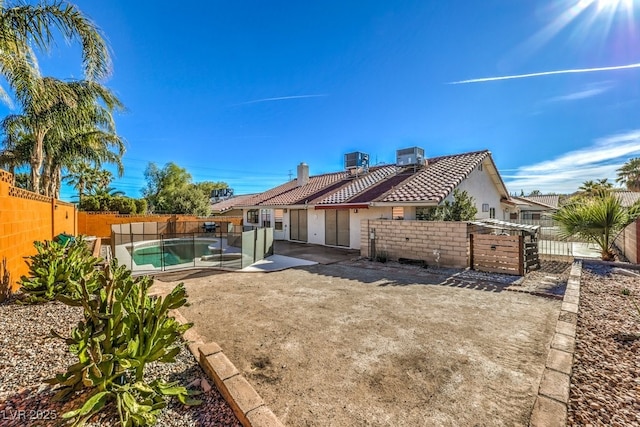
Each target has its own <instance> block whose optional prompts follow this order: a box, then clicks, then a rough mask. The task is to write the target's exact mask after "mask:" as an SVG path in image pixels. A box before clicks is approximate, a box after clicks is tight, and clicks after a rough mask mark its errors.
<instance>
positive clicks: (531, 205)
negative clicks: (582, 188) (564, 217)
mask: <svg viewBox="0 0 640 427" xmlns="http://www.w3.org/2000/svg"><path fill="white" fill-rule="evenodd" d="M511 199H512V200H513V201H514V202H515V203H516V204H517V205H518V212H512V213H511V215H510V217H509V219H511V220H518V221H520V222H525V223H526V222H532V221H540V220H541V219H546V218H548V217H549V216H550V215H552V214H553V213H554V212H556V211H557V210H558V203H559V201H560V196H559V195H558V194H548V195H540V196H526V197H512V198H511Z"/></svg>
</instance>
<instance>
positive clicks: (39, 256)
mask: <svg viewBox="0 0 640 427" xmlns="http://www.w3.org/2000/svg"><path fill="white" fill-rule="evenodd" d="M34 246H35V247H36V251H37V253H36V254H35V255H32V256H30V257H29V261H27V264H29V276H22V277H21V278H20V282H21V285H22V290H23V291H24V292H25V293H26V294H27V298H26V302H28V303H36V302H45V301H51V300H53V299H54V298H56V296H58V295H65V296H67V297H70V298H73V299H77V298H79V297H80V295H79V294H78V290H77V288H76V286H74V284H73V282H74V281H78V280H80V279H82V278H88V277H90V276H91V275H93V274H94V270H95V267H94V266H95V265H96V264H97V263H98V261H99V260H98V259H97V258H95V257H93V256H91V253H90V252H89V248H88V247H87V244H86V242H85V241H84V240H83V239H82V238H78V239H75V240H71V241H68V242H66V243H58V242H54V241H45V242H34Z"/></svg>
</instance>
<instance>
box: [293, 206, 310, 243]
mask: <svg viewBox="0 0 640 427" xmlns="http://www.w3.org/2000/svg"><path fill="white" fill-rule="evenodd" d="M289 212H290V214H289V227H290V231H289V232H290V234H289V239H290V240H297V241H299V242H306V241H307V211H306V210H305V209H292V210H290V211H289Z"/></svg>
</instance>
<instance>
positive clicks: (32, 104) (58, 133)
mask: <svg viewBox="0 0 640 427" xmlns="http://www.w3.org/2000/svg"><path fill="white" fill-rule="evenodd" d="M36 81H37V83H38V84H39V85H40V86H42V87H43V88H45V89H43V91H42V92H41V94H42V96H40V97H39V98H38V99H25V100H24V103H23V106H24V112H23V114H16V115H11V116H7V117H6V118H5V119H4V120H3V128H4V129H5V133H6V134H8V135H14V134H18V133H19V132H20V131H22V132H24V133H26V134H28V135H30V137H31V141H32V142H31V143H32V149H31V155H30V159H29V164H30V167H31V183H32V190H33V191H34V192H41V191H42V192H44V193H45V194H48V195H51V196H55V194H56V192H57V191H56V187H55V186H52V185H51V182H52V181H53V182H57V183H59V177H60V175H61V174H60V170H59V169H60V166H62V162H61V161H58V162H54V161H53V160H54V159H53V158H52V157H53V156H58V157H62V158H64V157H65V155H66V154H65V152H64V150H63V149H64V148H66V149H70V147H71V146H72V145H73V143H75V150H76V151H78V150H80V151H82V150H83V149H82V148H81V147H79V145H78V143H79V142H80V141H85V143H88V142H92V143H93V145H94V146H93V147H91V146H87V147H85V148H84V152H85V154H86V155H87V156H88V157H91V156H94V155H98V154H105V149H106V147H114V148H116V149H117V150H118V152H119V155H118V156H111V155H106V157H103V158H100V157H98V158H94V159H93V160H96V161H101V160H107V161H115V163H117V164H118V165H119V166H121V163H120V162H119V157H120V156H121V155H122V153H123V152H124V143H123V142H122V140H121V138H120V137H118V136H117V135H116V134H115V124H114V122H113V116H112V111H113V110H114V109H123V106H122V104H121V103H120V101H119V100H118V98H117V97H116V96H115V95H114V94H113V93H112V92H111V91H109V90H108V89H107V88H105V87H104V86H102V85H100V84H99V83H96V82H91V81H86V80H84V81H71V82H64V81H61V80H58V79H54V78H51V77H45V78H41V79H36ZM34 84H35V82H34ZM65 144H66V145H65ZM70 144H71V145H70ZM80 145H81V144H80ZM107 151H108V150H107ZM47 154H48V155H49V156H48V158H47V164H46V165H45V172H46V174H45V177H44V178H45V181H46V182H45V184H46V185H44V186H41V177H42V172H43V171H42V169H43V165H44V164H45V157H47ZM68 157H69V156H67V158H68ZM56 168H57V169H56Z"/></svg>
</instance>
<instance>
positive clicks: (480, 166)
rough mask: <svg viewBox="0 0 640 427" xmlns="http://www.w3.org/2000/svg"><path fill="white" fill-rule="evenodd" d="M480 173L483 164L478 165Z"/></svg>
mask: <svg viewBox="0 0 640 427" xmlns="http://www.w3.org/2000/svg"><path fill="white" fill-rule="evenodd" d="M478 172H482V163H480V164H479V165H478Z"/></svg>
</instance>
